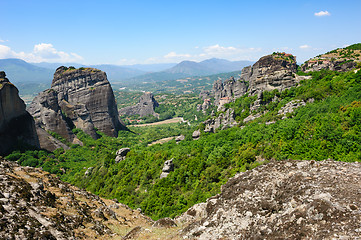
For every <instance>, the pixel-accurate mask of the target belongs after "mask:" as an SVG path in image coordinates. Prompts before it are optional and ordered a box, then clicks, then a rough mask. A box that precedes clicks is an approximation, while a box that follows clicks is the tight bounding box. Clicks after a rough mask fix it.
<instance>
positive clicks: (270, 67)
mask: <svg viewBox="0 0 361 240" xmlns="http://www.w3.org/2000/svg"><path fill="white" fill-rule="evenodd" d="M296 72H297V64H296V57H294V56H293V55H291V54H286V53H273V54H271V55H267V56H264V57H262V58H260V59H259V60H258V61H257V62H256V63H255V64H254V65H253V66H248V67H245V68H243V69H242V72H241V76H240V79H239V80H235V79H234V78H233V77H232V78H230V79H229V80H227V81H225V82H224V83H222V80H217V81H215V82H214V85H213V93H214V105H215V106H217V111H225V110H226V108H225V107H224V105H225V104H226V103H231V102H234V101H235V100H236V99H237V98H239V97H241V96H243V95H245V94H246V93H247V94H249V95H251V96H252V95H257V96H258V98H257V100H256V101H255V102H254V103H253V104H252V105H251V109H250V110H251V111H255V110H257V109H258V108H259V107H260V106H261V100H262V98H261V97H262V92H264V91H272V90H275V89H277V90H279V91H283V90H285V89H288V88H291V87H293V86H295V85H296V84H297V83H298V82H299V81H300V80H302V79H306V78H308V77H304V76H298V75H296ZM199 110H203V105H202V106H199ZM228 110H229V109H228ZM228 110H227V112H225V113H221V114H220V115H219V116H218V117H217V118H215V117H213V118H211V119H208V120H207V121H206V122H204V124H205V125H206V129H205V131H207V132H214V131H215V130H216V129H217V128H219V127H220V126H223V127H232V126H235V125H236V122H235V120H234V114H233V111H232V110H230V111H228ZM252 119H253V116H251V117H250V118H249V119H246V121H250V120H252Z"/></svg>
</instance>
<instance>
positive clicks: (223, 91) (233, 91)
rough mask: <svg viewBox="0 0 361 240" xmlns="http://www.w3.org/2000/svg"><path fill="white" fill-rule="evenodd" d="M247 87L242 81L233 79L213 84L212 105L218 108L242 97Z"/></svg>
mask: <svg viewBox="0 0 361 240" xmlns="http://www.w3.org/2000/svg"><path fill="white" fill-rule="evenodd" d="M246 91H247V85H246V83H245V82H244V81H243V80H235V79H234V77H231V78H230V79H228V80H226V81H225V82H224V83H223V82H222V80H217V81H215V82H214V84H213V93H214V105H216V106H219V105H223V104H225V103H227V102H230V101H232V100H234V99H237V98H239V97H241V96H242V95H244V94H245V93H246ZM224 100H225V101H224Z"/></svg>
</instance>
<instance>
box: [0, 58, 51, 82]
mask: <svg viewBox="0 0 361 240" xmlns="http://www.w3.org/2000/svg"><path fill="white" fill-rule="evenodd" d="M0 70H2V71H5V72H6V75H7V76H8V78H10V79H11V81H12V82H14V83H19V82H36V83H49V84H50V83H51V79H52V78H53V73H54V71H52V70H50V69H48V68H44V67H39V66H35V65H33V64H30V63H28V62H25V61H24V60H21V59H16V58H8V59H0Z"/></svg>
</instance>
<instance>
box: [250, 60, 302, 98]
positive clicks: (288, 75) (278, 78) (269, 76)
mask: <svg viewBox="0 0 361 240" xmlns="http://www.w3.org/2000/svg"><path fill="white" fill-rule="evenodd" d="M285 55H286V56H287V54H273V55H268V56H264V57H262V58H260V59H259V60H258V61H257V62H256V63H255V64H254V65H253V66H252V70H251V71H250V72H249V75H248V76H247V77H248V78H249V89H248V91H249V93H250V94H252V95H253V94H255V93H257V92H262V91H272V90H274V89H278V90H279V91H283V90H285V89H287V88H290V87H292V86H294V85H295V84H296V75H295V73H296V71H297V64H296V59H295V57H293V56H292V55H290V56H288V57H284V56H285ZM291 56H292V58H290V57H291Z"/></svg>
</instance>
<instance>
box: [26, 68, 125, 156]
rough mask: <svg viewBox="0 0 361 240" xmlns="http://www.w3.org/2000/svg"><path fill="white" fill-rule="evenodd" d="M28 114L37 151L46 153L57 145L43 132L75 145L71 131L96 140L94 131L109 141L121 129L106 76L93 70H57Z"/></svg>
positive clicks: (122, 127)
mask: <svg viewBox="0 0 361 240" xmlns="http://www.w3.org/2000/svg"><path fill="white" fill-rule="evenodd" d="M28 110H29V112H30V113H31V114H32V115H33V117H34V118H35V122H36V126H37V131H38V135H39V138H40V144H41V147H43V148H46V149H48V150H50V151H53V150H54V149H55V148H57V147H59V144H57V143H56V142H54V141H50V137H49V136H48V135H47V134H46V133H47V132H55V133H57V134H59V135H60V136H61V137H63V138H65V139H66V140H68V141H69V142H73V143H78V140H77V139H76V137H75V135H74V134H73V133H72V131H71V129H72V128H74V127H76V128H79V129H82V130H83V131H84V132H85V133H87V134H89V135H90V136H92V137H93V138H97V133H96V130H95V128H96V129H98V130H99V131H101V132H103V133H105V134H106V135H108V136H112V137H116V136H118V131H119V130H122V129H125V126H124V124H123V123H122V122H121V121H120V119H119V115H118V110H117V106H116V103H115V98H114V94H113V90H112V88H111V86H110V83H109V82H108V80H107V76H106V74H105V73H104V72H102V71H100V70H97V69H94V68H79V69H75V68H71V67H70V68H66V67H59V68H58V69H57V70H56V72H55V74H54V79H53V82H52V85H51V88H50V89H48V90H45V91H43V92H41V93H40V94H39V95H38V96H37V97H35V99H34V100H33V102H32V103H31V105H30V107H29V109H28Z"/></svg>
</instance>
